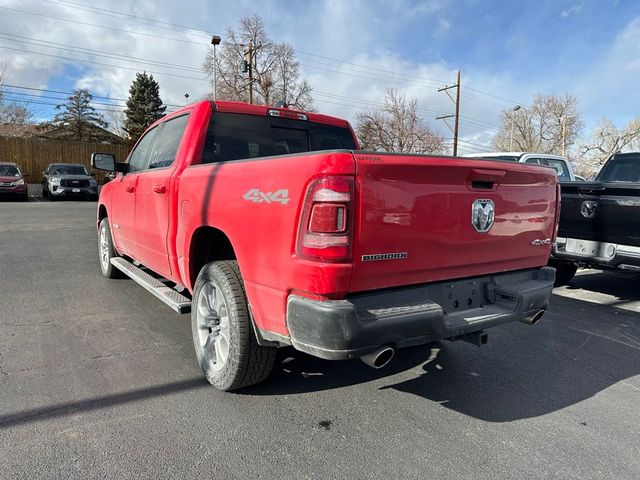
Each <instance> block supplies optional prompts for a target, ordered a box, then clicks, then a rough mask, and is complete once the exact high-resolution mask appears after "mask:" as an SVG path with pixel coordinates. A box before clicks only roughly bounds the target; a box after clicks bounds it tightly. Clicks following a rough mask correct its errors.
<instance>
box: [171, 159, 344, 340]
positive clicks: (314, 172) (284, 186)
mask: <svg viewBox="0 0 640 480" xmlns="http://www.w3.org/2000/svg"><path fill="white" fill-rule="evenodd" d="M354 170H355V167H354V160H353V155H352V154H351V153H348V152H334V153H331V152H323V153H310V154H304V155H284V156H279V157H269V158H262V159H251V160H240V161H232V162H226V163H220V164H208V165H195V166H191V167H189V168H187V169H185V170H184V172H183V173H182V176H181V179H180V185H181V187H180V189H179V194H178V196H179V198H178V209H179V213H178V218H179V222H178V225H177V235H176V239H177V252H178V255H179V265H180V269H181V276H182V278H185V279H186V284H187V286H188V287H189V288H190V289H192V288H193V285H194V283H195V278H194V277H195V275H196V274H197V273H192V272H191V271H190V270H191V269H190V264H189V250H190V244H191V239H192V237H193V235H194V233H195V232H196V231H197V229H198V228H200V227H204V226H211V227H215V228H217V229H219V230H221V231H222V232H224V233H225V234H226V235H227V237H228V238H229V239H230V241H231V243H232V245H233V248H234V251H235V254H236V257H237V260H238V264H239V267H240V271H241V273H242V276H243V279H244V283H245V287H246V292H247V297H248V300H249V303H250V305H251V310H252V313H253V316H254V320H255V322H256V325H257V326H258V328H260V329H262V330H269V331H272V332H275V333H279V334H282V335H288V331H287V329H286V324H285V321H284V318H285V310H286V300H287V296H288V294H289V293H290V292H291V291H299V292H308V293H309V294H312V295H317V296H322V297H327V298H333V297H336V298H339V297H341V296H344V295H345V294H346V293H347V291H348V288H349V279H350V273H351V264H321V263H317V262H309V261H307V260H304V259H300V258H297V257H296V255H295V242H296V238H297V234H298V219H299V216H300V213H301V208H302V204H303V201H304V196H305V194H306V189H307V187H308V185H309V183H310V182H311V181H312V180H313V179H315V178H316V177H318V176H320V175H325V174H330V175H353V174H354V173H355V172H354ZM255 189H257V190H258V191H260V192H263V193H265V194H269V193H274V192H277V191H282V190H286V191H287V197H288V199H289V200H288V201H287V202H286V203H282V202H278V201H271V202H269V201H266V200H265V199H264V198H262V200H258V199H257V197H256V196H254V195H247V194H248V193H249V192H251V191H254V190H255ZM267 196H268V195H267ZM254 200H255V201H254Z"/></svg>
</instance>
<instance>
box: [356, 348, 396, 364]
mask: <svg viewBox="0 0 640 480" xmlns="http://www.w3.org/2000/svg"><path fill="white" fill-rule="evenodd" d="M394 354H395V350H394V349H393V348H391V347H380V348H379V349H378V350H375V351H373V352H371V353H368V354H366V355H363V356H362V357H360V360H362V361H363V362H364V363H365V364H366V365H369V366H370V367H371V368H375V369H378V368H382V367H384V366H385V365H387V364H388V363H389V362H390V361H391V359H392V358H393V355H394Z"/></svg>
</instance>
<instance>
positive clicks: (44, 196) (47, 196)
mask: <svg viewBox="0 0 640 480" xmlns="http://www.w3.org/2000/svg"><path fill="white" fill-rule="evenodd" d="M42 198H49V190H47V189H46V188H45V187H44V186H43V187H42Z"/></svg>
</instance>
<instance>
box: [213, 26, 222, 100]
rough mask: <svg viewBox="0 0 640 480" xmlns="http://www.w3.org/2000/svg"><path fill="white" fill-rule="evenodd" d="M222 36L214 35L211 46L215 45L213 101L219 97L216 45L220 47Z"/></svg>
mask: <svg viewBox="0 0 640 480" xmlns="http://www.w3.org/2000/svg"><path fill="white" fill-rule="evenodd" d="M220 40H221V38H220V35H214V36H213V37H211V44H212V45H213V99H214V100H216V99H217V95H216V88H217V85H216V83H217V82H216V68H217V64H216V45H220Z"/></svg>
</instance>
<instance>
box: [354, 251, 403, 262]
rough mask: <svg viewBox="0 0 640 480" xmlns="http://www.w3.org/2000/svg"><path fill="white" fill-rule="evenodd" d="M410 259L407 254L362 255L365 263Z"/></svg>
mask: <svg viewBox="0 0 640 480" xmlns="http://www.w3.org/2000/svg"><path fill="white" fill-rule="evenodd" d="M407 257H408V254H407V252H398V253H376V254H373V255H362V261H363V262H378V261H380V260H404V259H405V258H407Z"/></svg>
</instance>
